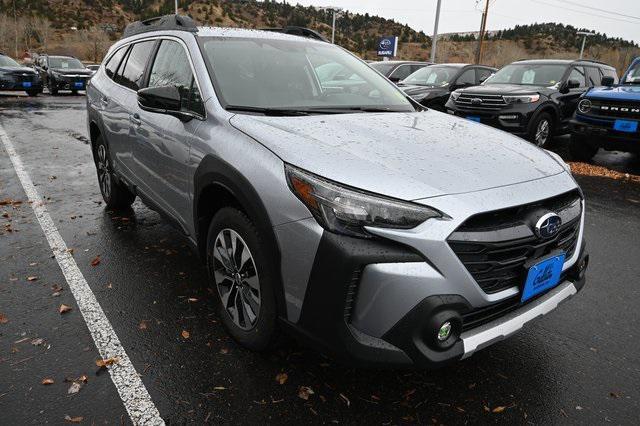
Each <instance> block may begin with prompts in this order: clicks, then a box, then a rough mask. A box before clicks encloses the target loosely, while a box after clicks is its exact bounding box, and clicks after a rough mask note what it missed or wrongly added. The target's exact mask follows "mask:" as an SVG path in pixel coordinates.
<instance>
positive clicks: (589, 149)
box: [569, 134, 600, 163]
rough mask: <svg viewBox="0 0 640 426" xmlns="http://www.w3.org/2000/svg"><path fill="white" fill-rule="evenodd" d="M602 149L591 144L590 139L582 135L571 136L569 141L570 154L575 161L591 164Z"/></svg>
mask: <svg viewBox="0 0 640 426" xmlns="http://www.w3.org/2000/svg"><path fill="white" fill-rule="evenodd" d="M599 149H600V148H599V147H598V146H597V145H594V144H592V143H590V142H589V139H588V138H586V137H585V136H582V135H576V134H572V135H571V140H570V141H569V153H570V154H571V158H572V159H573V160H574V161H580V162H583V163H589V162H591V160H593V157H594V156H595V155H596V154H597V153H598V150H599Z"/></svg>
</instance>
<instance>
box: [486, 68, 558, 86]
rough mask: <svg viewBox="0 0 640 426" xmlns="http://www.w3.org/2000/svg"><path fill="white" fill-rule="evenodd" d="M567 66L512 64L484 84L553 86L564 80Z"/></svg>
mask: <svg viewBox="0 0 640 426" xmlns="http://www.w3.org/2000/svg"><path fill="white" fill-rule="evenodd" d="M566 70H567V65H559V64H511V65H507V66H506V67H504V68H502V69H500V70H499V71H498V72H496V73H495V74H494V75H493V76H492V77H489V78H488V79H487V81H485V82H484V84H520V85H525V86H553V85H555V84H557V83H558V82H560V81H561V80H562V77H563V76H564V73H565V71H566Z"/></svg>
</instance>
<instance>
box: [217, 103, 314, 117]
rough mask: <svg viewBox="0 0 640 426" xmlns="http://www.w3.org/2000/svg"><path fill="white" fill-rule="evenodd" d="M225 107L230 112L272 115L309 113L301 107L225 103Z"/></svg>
mask: <svg viewBox="0 0 640 426" xmlns="http://www.w3.org/2000/svg"><path fill="white" fill-rule="evenodd" d="M225 109H226V110H227V111H232V112H255V113H256V114H264V115H268V116H273V117H287V116H298V115H309V111H306V110H303V109H288V108H263V107H254V106H244V105H227V107H226V108H225Z"/></svg>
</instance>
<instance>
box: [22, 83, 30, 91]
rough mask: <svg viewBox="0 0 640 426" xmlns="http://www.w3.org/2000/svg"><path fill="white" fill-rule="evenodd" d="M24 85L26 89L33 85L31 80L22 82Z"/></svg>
mask: <svg viewBox="0 0 640 426" xmlns="http://www.w3.org/2000/svg"><path fill="white" fill-rule="evenodd" d="M22 87H24V88H25V89H26V88H29V87H31V82H30V81H23V82H22Z"/></svg>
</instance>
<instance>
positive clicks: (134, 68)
mask: <svg viewBox="0 0 640 426" xmlns="http://www.w3.org/2000/svg"><path fill="white" fill-rule="evenodd" d="M154 44H155V40H149V41H143V42H140V43H136V44H134V45H133V47H132V48H131V50H130V51H129V56H127V61H126V63H125V65H124V69H123V71H122V72H118V74H117V75H118V78H117V80H118V83H120V84H122V85H123V86H125V87H128V88H129V89H131V90H136V91H137V90H138V89H140V87H142V78H143V77H144V70H145V68H146V66H147V61H148V60H149V56H151V51H152V50H153V46H154ZM120 68H122V67H120Z"/></svg>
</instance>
